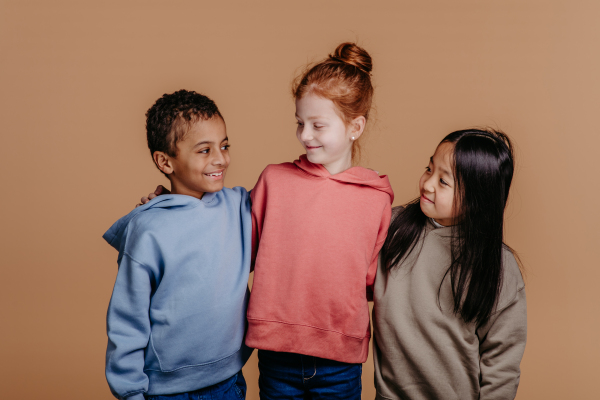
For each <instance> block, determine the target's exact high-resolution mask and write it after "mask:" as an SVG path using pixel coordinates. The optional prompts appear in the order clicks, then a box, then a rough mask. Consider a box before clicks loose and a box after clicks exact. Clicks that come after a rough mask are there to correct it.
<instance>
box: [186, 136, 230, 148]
mask: <svg viewBox="0 0 600 400" xmlns="http://www.w3.org/2000/svg"><path fill="white" fill-rule="evenodd" d="M227 141H229V137H228V136H225V139H223V140H221V143H223V142H227ZM212 143H214V142H213V141H211V140H204V141H202V142H198V143H196V144H195V145H194V147H193V148H194V149H195V148H196V147H198V146H202V145H203V144H212Z"/></svg>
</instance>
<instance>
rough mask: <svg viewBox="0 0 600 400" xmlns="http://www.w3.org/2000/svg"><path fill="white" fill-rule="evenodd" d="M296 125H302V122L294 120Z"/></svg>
mask: <svg viewBox="0 0 600 400" xmlns="http://www.w3.org/2000/svg"><path fill="white" fill-rule="evenodd" d="M296 125H298V126H304V123H302V122H300V121H296Z"/></svg>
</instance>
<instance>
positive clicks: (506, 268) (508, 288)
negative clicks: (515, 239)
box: [497, 246, 525, 311]
mask: <svg viewBox="0 0 600 400" xmlns="http://www.w3.org/2000/svg"><path fill="white" fill-rule="evenodd" d="M502 269H503V276H502V289H501V291H500V297H499V298H498V307H497V309H498V311H500V310H502V309H504V308H506V307H507V306H508V305H509V304H511V303H512V302H513V301H514V299H515V298H516V297H517V295H518V294H519V292H520V291H522V290H525V282H524V281H523V275H522V273H521V269H520V268H519V264H518V263H517V260H516V258H515V256H514V254H513V253H512V251H510V249H509V248H507V247H506V246H504V247H503V249H502Z"/></svg>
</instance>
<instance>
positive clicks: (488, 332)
mask: <svg viewBox="0 0 600 400" xmlns="http://www.w3.org/2000/svg"><path fill="white" fill-rule="evenodd" d="M477 334H478V336H479V338H480V339H479V355H480V358H479V364H480V371H481V378H480V379H481V382H480V397H479V398H480V399H482V400H486V399H514V398H515V396H516V394H517V387H518V386H519V378H520V375H521V370H520V367H519V365H520V363H521V359H522V358H523V353H524V351H525V342H526V341H527V304H526V298H525V288H524V287H521V289H519V290H518V291H517V293H516V296H515V298H514V299H513V301H512V302H511V303H510V304H509V305H508V306H507V307H505V308H504V309H502V310H501V311H499V312H497V313H496V314H494V315H492V318H491V319H490V321H488V322H487V323H486V324H485V325H483V326H482V327H480V328H479V329H478V330H477Z"/></svg>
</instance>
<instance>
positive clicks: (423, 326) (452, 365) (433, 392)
mask: <svg viewBox="0 0 600 400" xmlns="http://www.w3.org/2000/svg"><path fill="white" fill-rule="evenodd" d="M513 170H514V161H513V151H512V147H511V143H510V140H509V138H508V137H507V136H506V135H505V134H503V133H502V132H498V131H493V130H479V129H468V130H461V131H456V132H453V133H451V134H449V135H448V136H446V137H445V138H444V139H443V140H442V141H441V143H440V144H439V145H438V147H437V149H436V151H435V153H434V154H433V156H432V157H431V158H430V160H429V165H428V166H427V168H426V170H425V172H424V174H423V176H422V177H421V179H420V181H419V188H420V194H421V196H420V197H419V198H418V199H415V200H413V201H412V202H410V203H408V204H406V205H405V206H403V207H398V208H396V209H394V212H393V220H392V222H391V225H390V228H389V231H388V236H387V239H386V242H385V244H384V245H383V248H382V249H381V253H380V263H379V270H378V273H377V279H376V282H375V288H374V302H375V306H374V311H373V323H374V345H373V347H374V358H375V381H376V382H375V383H376V389H377V399H411V400H417V399H461V400H467V399H491V398H493V399H513V398H514V397H515V395H516V391H517V386H518V384H519V376H520V369H519V364H520V362H521V358H522V356H523V352H524V350H525V341H526V335H527V312H526V301H525V290H524V283H523V279H522V276H521V272H520V268H519V264H518V262H517V261H516V259H515V256H514V253H513V251H512V250H511V249H510V248H509V247H508V246H507V245H506V244H504V242H503V222H504V209H505V207H506V203H507V199H508V193H509V189H510V184H511V181H512V177H513Z"/></svg>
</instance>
